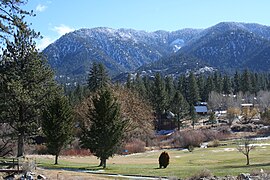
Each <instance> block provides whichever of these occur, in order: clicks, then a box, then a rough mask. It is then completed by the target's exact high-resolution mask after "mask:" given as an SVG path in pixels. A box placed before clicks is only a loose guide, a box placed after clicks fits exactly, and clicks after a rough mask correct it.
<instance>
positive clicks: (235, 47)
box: [43, 22, 270, 81]
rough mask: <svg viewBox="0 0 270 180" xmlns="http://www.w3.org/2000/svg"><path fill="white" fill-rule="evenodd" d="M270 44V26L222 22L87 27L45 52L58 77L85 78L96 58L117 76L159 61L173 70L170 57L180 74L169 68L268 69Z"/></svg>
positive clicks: (64, 38)
mask: <svg viewBox="0 0 270 180" xmlns="http://www.w3.org/2000/svg"><path fill="white" fill-rule="evenodd" d="M269 45H270V27H269V26H265V25H260V24H256V23H238V22H221V23H218V24H216V25H214V26H211V27H209V28H206V29H192V28H185V29H181V30H177V31H163V30H158V31H154V32H146V31H142V30H139V31H137V30H134V29H123V28H121V29H112V28H106V27H98V28H92V29H87V28H83V29H79V30H76V31H74V32H71V33H68V34H66V35H64V36H62V37H60V38H59V39H58V40H57V41H55V42H54V43H53V44H51V45H49V46H48V47H47V48H45V49H44V51H43V53H44V54H45V55H46V56H47V57H48V61H49V63H50V65H51V66H52V68H53V69H55V70H56V75H57V76H58V77H59V76H60V75H61V76H72V78H75V79H77V80H78V79H82V81H83V78H85V77H86V75H87V73H88V70H89V68H90V66H91V64H92V63H93V62H94V61H96V62H101V63H103V64H104V65H105V66H106V68H107V69H108V71H109V73H110V74H111V75H112V76H116V75H118V74H120V73H128V72H136V70H137V69H138V71H142V70H145V69H148V70H149V68H151V66H152V67H156V68H157V69H158V68H159V67H158V65H155V63H156V64H160V65H161V64H162V66H163V68H164V67H166V68H164V69H170V68H171V67H170V63H169V62H168V61H170V60H171V61H173V60H176V59H177V62H178V64H177V63H175V64H174V66H173V68H174V69H175V70H174V71H175V72H174V71H172V70H169V71H168V70H167V72H170V73H176V72H177V73H178V74H180V73H185V72H186V71H190V70H192V69H193V70H194V69H200V68H204V67H209V68H210V69H217V70H221V71H226V70H229V71H234V70H235V69H239V68H240V69H243V68H251V69H253V70H255V71H256V70H260V68H261V69H262V70H263V71H268V70H269V69H270V64H269V58H268V54H270V52H269V51H270V48H269V47H270V46H269ZM164 59H167V60H164ZM195 59H196V60H195ZM162 62H166V63H167V64H168V66H166V65H164V64H163V63H162ZM194 62H196V63H195V64H194ZM258 62H260V63H258ZM166 63H165V64H166ZM172 63H173V62H172ZM252 63H253V64H256V66H252ZM185 66H186V67H185ZM187 67H188V68H187ZM209 68H208V69H209ZM160 71H162V68H160ZM164 74H165V75H166V74H167V73H164Z"/></svg>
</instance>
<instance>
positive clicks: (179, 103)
mask: <svg viewBox="0 0 270 180" xmlns="http://www.w3.org/2000/svg"><path fill="white" fill-rule="evenodd" d="M170 108H171V111H172V112H173V113H175V114H177V127H178V130H180V126H181V118H182V117H183V116H185V115H187V114H188V112H189V105H188V103H187V101H186V100H185V98H184V97H183V95H182V94H181V92H180V91H176V93H175V95H174V97H173V99H172V101H171V104H170Z"/></svg>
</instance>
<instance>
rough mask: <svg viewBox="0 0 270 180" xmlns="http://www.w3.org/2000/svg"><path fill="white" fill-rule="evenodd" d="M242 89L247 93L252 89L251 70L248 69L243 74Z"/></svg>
mask: <svg viewBox="0 0 270 180" xmlns="http://www.w3.org/2000/svg"><path fill="white" fill-rule="evenodd" d="M240 90H241V91H242V92H243V93H244V94H245V93H247V92H250V91H251V78H250V72H249V71H248V70H247V69H246V70H244V72H243V73H242V75H241V81H240Z"/></svg>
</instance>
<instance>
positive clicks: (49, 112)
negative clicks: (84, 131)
mask: <svg viewBox="0 0 270 180" xmlns="http://www.w3.org/2000/svg"><path fill="white" fill-rule="evenodd" d="M42 118H43V120H42V131H43V133H44V134H45V137H46V146H47V148H48V152H49V153H50V154H52V155H55V164H58V156H59V154H60V152H61V150H62V149H63V148H64V147H65V145H67V144H68V143H70V141H71V138H72V136H73V134H74V128H75V124H74V121H73V111H72V108H71V106H70V105H69V102H68V99H67V98H66V97H65V96H61V95H56V96H55V97H53V98H52V99H51V100H50V102H49V103H47V105H46V107H45V110H44V111H43V113H42Z"/></svg>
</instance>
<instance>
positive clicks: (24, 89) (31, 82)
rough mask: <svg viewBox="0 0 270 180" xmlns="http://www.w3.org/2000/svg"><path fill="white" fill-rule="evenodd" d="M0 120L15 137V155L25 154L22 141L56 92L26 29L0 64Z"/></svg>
mask: <svg viewBox="0 0 270 180" xmlns="http://www.w3.org/2000/svg"><path fill="white" fill-rule="evenodd" d="M0 72H1V77H0V78H1V80H0V81H1V83H2V84H1V86H2V90H1V94H0V96H1V97H0V110H1V113H0V119H1V122H2V123H8V124H9V125H10V126H11V127H12V128H13V130H14V133H15V134H16V135H17V138H18V152H17V156H22V155H23V154H24V144H25V139H26V138H27V137H29V136H30V135H33V133H35V130H36V129H37V128H38V127H39V126H40V114H41V110H42V108H43V107H44V103H45V101H46V98H47V97H48V96H49V95H50V94H52V93H53V91H54V90H55V88H54V87H55V82H54V80H53V72H52V71H51V69H50V68H49V66H48V65H47V63H46V60H45V59H44V57H43V56H41V54H39V53H38V52H37V50H36V47H35V44H34V43H33V36H32V33H31V32H29V30H25V29H20V30H19V31H17V33H16V34H14V42H9V43H8V45H7V49H5V50H4V52H3V56H2V60H1V62H0Z"/></svg>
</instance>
